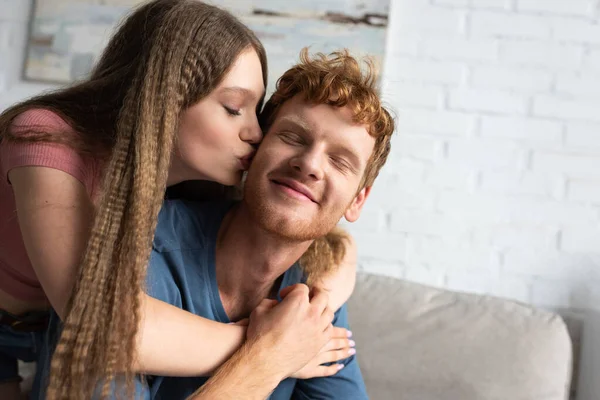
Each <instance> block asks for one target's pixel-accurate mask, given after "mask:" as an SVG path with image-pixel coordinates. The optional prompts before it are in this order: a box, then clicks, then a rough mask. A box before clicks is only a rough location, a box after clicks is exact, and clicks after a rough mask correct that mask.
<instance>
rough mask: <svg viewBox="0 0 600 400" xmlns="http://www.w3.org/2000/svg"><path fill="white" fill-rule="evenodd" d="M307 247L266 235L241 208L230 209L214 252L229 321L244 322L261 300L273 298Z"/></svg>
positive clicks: (305, 243) (308, 242) (218, 280)
mask: <svg viewBox="0 0 600 400" xmlns="http://www.w3.org/2000/svg"><path fill="white" fill-rule="evenodd" d="M310 244H311V242H310V241H294V240H290V239H286V238H282V237H281V236H279V235H276V234H273V233H271V232H267V231H265V230H264V229H262V228H261V227H260V226H259V225H258V224H257V223H256V222H255V221H254V220H253V219H252V218H251V216H250V215H249V213H248V210H247V209H246V208H245V207H244V205H243V204H239V205H237V206H235V207H233V208H232V209H231V210H230V211H229V212H228V213H227V215H226V216H225V218H224V219H223V223H222V224H221V227H220V229H219V234H218V237H217V248H216V274H217V283H218V286H219V293H220V295H221V300H222V301H223V305H224V307H225V311H226V312H227V314H228V316H229V318H230V319H231V320H232V321H235V320H238V319H241V318H245V317H247V316H248V315H249V314H250V312H251V311H252V310H253V309H254V308H255V307H256V306H257V305H258V303H260V301H261V300H263V299H265V298H269V297H273V296H274V295H276V294H277V289H278V287H275V286H276V285H275V284H276V283H279V280H278V278H280V277H281V276H282V274H283V273H284V272H285V271H287V270H288V269H289V268H290V267H291V266H292V265H293V264H294V263H295V262H296V261H297V260H298V259H299V258H300V257H301V256H302V254H303V253H304V252H305V251H306V249H307V248H308V247H309V246H310ZM277 286H278V285H277Z"/></svg>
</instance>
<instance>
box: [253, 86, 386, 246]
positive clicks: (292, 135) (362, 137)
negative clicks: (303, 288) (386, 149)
mask: <svg viewBox="0 0 600 400" xmlns="http://www.w3.org/2000/svg"><path fill="white" fill-rule="evenodd" d="M374 144H375V139H374V138H373V137H371V136H370V135H369V133H368V132H367V129H366V127H365V126H364V125H357V124H355V123H354V122H353V121H352V114H351V110H350V109H349V108H348V107H343V108H338V107H332V106H329V105H324V104H320V105H313V104H309V103H306V102H305V101H303V100H302V98H301V97H300V96H296V97H294V98H292V99H291V100H289V101H287V102H285V103H284V104H283V106H282V107H281V108H280V110H279V112H278V113H277V116H276V118H275V121H274V123H273V124H272V125H271V128H270V129H269V131H268V132H267V134H266V136H265V138H264V140H263V142H262V143H261V145H260V147H259V149H258V152H257V154H256V156H255V157H254V160H253V162H252V165H251V167H250V170H249V172H248V177H247V180H246V184H245V189H244V202H245V204H246V205H247V207H248V209H249V211H250V212H251V214H252V215H253V217H254V218H255V219H256V221H257V223H259V224H260V225H261V226H263V227H264V228H265V229H267V230H268V231H270V232H273V233H276V234H278V235H281V236H283V237H287V238H290V239H294V240H313V239H316V238H317V237H320V236H323V235H325V234H327V233H328V232H329V231H330V230H331V229H332V228H333V227H334V226H335V225H336V224H337V223H338V221H339V220H340V218H341V217H342V216H345V217H346V219H347V220H348V221H350V222H353V221H355V220H356V219H358V217H359V215H360V210H361V209H362V206H363V204H364V201H365V199H366V197H367V196H368V194H369V191H370V188H363V189H361V190H360V191H359V192H358V187H359V185H360V182H361V178H362V177H363V174H364V171H365V168H366V166H367V162H368V161H369V158H370V156H371V153H372V152H373V146H374ZM357 192H358V193H357Z"/></svg>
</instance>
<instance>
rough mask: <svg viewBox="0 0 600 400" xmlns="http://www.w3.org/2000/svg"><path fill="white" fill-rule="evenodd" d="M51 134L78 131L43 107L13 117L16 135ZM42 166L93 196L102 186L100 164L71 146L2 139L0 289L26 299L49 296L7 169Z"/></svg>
mask: <svg viewBox="0 0 600 400" xmlns="http://www.w3.org/2000/svg"><path fill="white" fill-rule="evenodd" d="M31 128H33V129H35V130H36V131H43V132H48V133H61V134H63V133H67V134H69V133H72V134H73V135H77V132H75V131H74V130H73V129H72V128H71V127H70V126H69V125H68V124H67V123H66V122H65V121H64V120H63V119H62V118H61V117H60V116H58V115H57V114H56V113H53V112H52V111H48V110H44V109H32V110H28V111H26V112H24V113H23V114H21V115H19V116H18V117H17V118H15V119H14V120H13V123H12V125H11V126H10V130H11V132H12V133H13V134H19V133H24V132H26V131H27V130H29V129H31ZM23 166H42V167H49V168H55V169H58V170H61V171H64V172H66V173H67V174H69V175H71V176H73V177H75V178H76V179H77V180H79V181H80V182H81V183H82V184H83V185H84V186H85V188H86V190H87V192H88V194H89V195H90V197H93V196H94V195H95V192H96V190H97V188H98V186H99V177H100V174H99V171H98V169H99V168H98V163H97V161H96V160H94V159H92V158H91V157H82V156H81V155H80V154H78V153H77V152H76V151H75V150H73V149H72V148H69V147H68V146H65V145H60V144H52V143H6V141H2V142H0V290H3V291H4V292H6V293H8V294H10V295H12V296H14V297H16V298H18V299H21V300H24V301H41V300H44V299H45V298H46V296H45V295H44V291H43V290H42V287H41V285H40V282H39V280H38V279H37V277H36V275H35V272H34V270H33V267H32V266H31V262H30V261H29V257H28V256H27V252H26V250H25V245H24V244H23V239H22V237H21V230H20V228H19V221H18V218H17V215H16V209H17V208H16V205H15V198H14V194H13V191H12V186H11V185H10V181H9V180H8V172H9V171H10V170H11V169H13V168H16V167H23Z"/></svg>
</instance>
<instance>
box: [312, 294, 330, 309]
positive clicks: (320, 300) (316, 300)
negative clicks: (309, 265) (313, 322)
mask: <svg viewBox="0 0 600 400" xmlns="http://www.w3.org/2000/svg"><path fill="white" fill-rule="evenodd" d="M310 304H311V306H312V307H314V308H315V309H316V310H317V312H318V313H319V314H322V313H323V311H325V309H326V308H327V305H328V304H329V294H328V293H327V292H326V291H324V290H320V289H318V288H315V289H313V296H312V298H311V299H310Z"/></svg>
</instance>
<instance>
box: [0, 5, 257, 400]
mask: <svg viewBox="0 0 600 400" xmlns="http://www.w3.org/2000/svg"><path fill="white" fill-rule="evenodd" d="M248 48H253V49H254V50H255V51H256V52H257V54H258V55H259V58H260V60H261V64H262V68H263V80H264V82H265V85H266V82H267V77H266V73H267V63H266V53H265V50H264V48H263V46H262V45H261V43H260V41H259V40H258V39H257V38H256V36H255V35H254V34H253V33H252V31H250V29H248V28H247V27H246V26H245V25H243V24H242V23H241V22H240V21H239V20H237V19H236V18H235V17H233V16H232V15H231V14H230V13H228V12H226V11H224V10H222V9H219V8H217V7H214V6H211V5H208V4H205V3H202V2H199V1H194V0H155V1H152V2H149V3H147V4H145V5H142V6H141V7H139V8H138V9H136V10H135V11H134V12H133V13H132V14H131V15H130V16H129V17H128V18H127V19H126V20H125V21H124V23H123V24H122V25H121V26H120V28H119V29H118V31H117V32H116V33H115V34H114V36H113V37H112V39H111V40H110V42H109V44H108V46H107V47H106V49H105V51H104V53H103V54H102V57H101V58H100V60H99V62H98V64H97V66H96V67H95V69H94V71H93V72H92V74H91V76H90V77H89V79H87V80H85V81H83V82H80V83H77V84H75V85H74V86H72V87H70V88H67V89H64V90H60V91H57V92H55V93H51V94H46V95H42V96H38V97H36V98H33V99H30V100H28V101H25V102H23V103H20V104H17V105H15V106H14V107H12V108H10V109H9V110H7V111H6V112H4V113H3V114H2V115H1V116H0V139H1V140H14V141H30V142H35V141H53V142H62V143H65V144H67V145H69V146H72V147H74V148H76V149H77V150H79V151H82V152H88V153H92V154H94V155H99V154H100V155H102V156H105V157H106V159H105V160H104V161H105V163H106V164H105V165H106V166H105V171H104V180H103V187H102V192H101V199H100V202H99V205H98V207H97V211H96V215H95V218H94V222H93V226H92V228H91V233H90V239H89V243H88V245H87V248H86V250H85V253H84V255H83V258H82V261H81V265H80V268H79V270H78V276H77V280H76V283H75V286H74V288H73V292H72V294H71V297H70V300H69V303H68V305H67V308H66V317H65V318H64V326H63V330H62V334H61V337H60V340H59V342H58V345H57V347H56V350H55V352H54V356H53V358H52V365H51V372H50V382H49V386H48V392H47V394H48V398H50V399H76V400H79V399H88V398H91V397H92V393H93V392H94V389H95V388H96V386H97V385H98V382H100V381H102V382H103V383H104V385H103V387H102V397H106V395H107V394H108V392H109V389H110V388H109V385H110V382H112V381H114V379H115V378H116V377H117V376H119V378H120V379H121V378H122V377H123V375H124V378H125V382H126V383H127V385H126V386H127V396H128V397H132V395H133V378H134V373H133V371H132V366H133V360H134V359H135V357H136V354H135V340H136V339H135V338H136V334H137V328H138V323H139V321H140V312H139V310H140V299H139V296H138V294H139V293H140V292H141V290H142V289H143V284H144V280H145V274H146V266H147V263H148V260H149V257H150V252H151V245H152V239H153V236H154V231H155V228H156V223H157V218H158V211H159V209H160V207H161V204H162V202H163V197H164V193H165V187H166V182H167V174H168V170H169V163H170V156H171V152H172V150H173V146H174V141H175V140H176V134H177V131H178V124H179V117H180V115H181V113H182V112H183V111H184V110H185V109H186V108H188V107H189V106H191V105H193V104H195V103H197V102H198V101H199V100H201V99H202V98H204V97H205V96H206V95H208V94H209V93H210V92H211V91H212V90H213V89H214V88H215V87H216V86H217V85H218V84H219V83H220V81H221V80H222V79H223V77H224V76H225V74H226V73H227V71H228V70H229V68H230V67H231V66H232V65H233V63H234V61H235V59H236V58H237V57H238V55H239V54H240V53H241V52H242V51H244V50H246V49H248ZM31 108H46V109H49V110H51V111H54V112H56V113H58V114H59V115H61V116H62V117H63V118H64V119H65V120H66V121H67V122H68V123H69V124H70V125H71V126H72V127H73V128H74V129H75V130H76V131H77V132H80V133H81V135H80V137H79V138H77V139H72V138H66V137H65V136H63V135H61V133H60V132H53V133H51V134H47V133H45V132H30V133H29V134H26V135H23V136H19V137H14V136H11V135H10V134H9V132H8V127H9V125H10V124H11V121H12V120H13V119H14V118H15V117H16V116H17V115H19V114H21V113H22V112H24V111H26V110H27V109H31Z"/></svg>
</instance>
